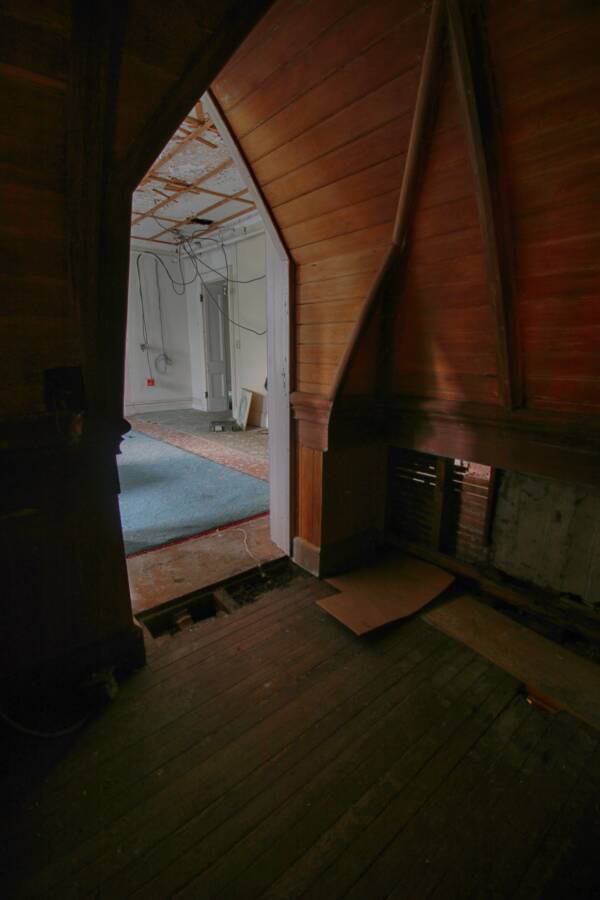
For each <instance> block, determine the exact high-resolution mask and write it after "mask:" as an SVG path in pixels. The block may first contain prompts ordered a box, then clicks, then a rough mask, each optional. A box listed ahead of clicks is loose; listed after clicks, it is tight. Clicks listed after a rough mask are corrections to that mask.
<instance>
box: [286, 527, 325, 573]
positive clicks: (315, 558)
mask: <svg viewBox="0 0 600 900" xmlns="http://www.w3.org/2000/svg"><path fill="white" fill-rule="evenodd" d="M292 559H293V560H294V562H295V563H296V565H297V566H300V568H301V569H305V570H306V571H307V572H310V574H311V575H315V576H316V577H317V578H318V577H319V575H320V574H321V548H320V547H315V545H314V544H311V543H310V541H307V540H305V539H304V538H301V537H295V538H294V548H293V555H292Z"/></svg>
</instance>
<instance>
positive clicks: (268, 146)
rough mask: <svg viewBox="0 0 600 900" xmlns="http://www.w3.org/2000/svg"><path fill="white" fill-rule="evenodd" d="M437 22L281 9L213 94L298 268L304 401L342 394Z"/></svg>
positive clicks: (343, 1) (406, 11)
mask: <svg viewBox="0 0 600 900" xmlns="http://www.w3.org/2000/svg"><path fill="white" fill-rule="evenodd" d="M428 20H429V9H428V7H427V5H426V4H423V3H421V2H417V0H400V2H399V0H392V2H389V0H387V2H382V0H377V2H359V0H333V2H331V3H328V4H326V5H323V4H322V3H319V2H317V0H309V2H297V0H296V2H294V0H281V2H278V3H277V4H276V5H275V7H274V8H273V10H272V11H271V13H270V14H269V15H268V16H267V17H266V19H264V20H263V22H262V23H261V24H260V25H259V26H258V27H257V28H256V29H255V31H254V33H253V34H252V35H251V37H250V38H249V39H247V41H246V43H245V44H244V45H243V46H242V48H241V49H240V51H238V53H237V54H236V56H235V57H234V58H233V59H232V60H231V62H230V63H229V64H228V66H227V67H226V68H225V70H224V71H223V72H222V73H221V75H220V76H219V78H218V79H217V80H216V81H215V83H214V84H213V92H214V94H215V96H216V99H217V100H218V102H219V104H220V105H221V108H222V109H223V111H224V113H225V115H226V118H227V120H228V122H229V124H230V126H231V128H232V130H233V131H234V133H235V135H236V136H237V138H238V140H239V143H240V145H241V148H242V150H243V152H244V154H245V156H246V159H247V160H248V162H249V164H250V166H251V168H252V170H253V172H254V175H255V177H256V179H257V181H258V182H259V184H260V186H261V189H262V191H263V193H264V196H265V198H266V200H267V202H268V204H269V205H270V207H271V210H272V212H273V216H274V218H275V220H276V222H277V224H278V225H279V227H280V229H281V232H282V235H283V239H284V241H285V243H286V245H287V247H288V248H289V251H290V253H291V256H292V258H293V260H294V262H295V263H296V298H295V303H296V323H297V328H296V362H297V371H296V388H297V389H298V390H300V391H305V392H309V393H315V394H322V395H327V394H328V393H329V392H330V391H331V389H332V387H333V385H334V381H335V376H336V372H337V369H338V366H339V363H340V360H341V358H342V356H343V353H344V349H345V347H346V345H347V343H348V341H349V339H350V336H351V334H352V329H353V325H354V323H355V321H356V319H357V316H358V313H359V310H360V308H361V305H362V303H363V302H364V299H365V296H366V294H367V292H368V290H369V287H370V285H371V283H372V282H373V280H374V278H375V277H376V275H377V272H378V270H379V268H380V266H381V264H382V262H383V259H384V257H385V254H386V251H387V249H388V247H389V244H390V241H391V237H392V231H393V223H394V217H395V213H396V207H397V203H398V194H399V189H400V184H401V180H402V173H403V167H404V158H405V153H406V148H407V144H408V138H409V135H410V128H411V121H412V114H413V109H414V103H415V96H416V90H417V85H418V80H419V73H420V60H421V56H422V54H423V48H424V44H425V39H426V34H427V26H428Z"/></svg>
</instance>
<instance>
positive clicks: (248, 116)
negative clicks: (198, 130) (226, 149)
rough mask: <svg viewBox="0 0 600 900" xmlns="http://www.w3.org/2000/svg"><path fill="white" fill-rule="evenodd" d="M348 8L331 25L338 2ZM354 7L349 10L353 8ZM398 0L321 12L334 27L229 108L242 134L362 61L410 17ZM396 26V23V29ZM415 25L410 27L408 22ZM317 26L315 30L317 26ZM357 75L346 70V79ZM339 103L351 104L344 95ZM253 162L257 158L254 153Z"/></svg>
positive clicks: (341, 0) (411, 8)
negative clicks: (395, 26) (398, 25)
mask: <svg viewBox="0 0 600 900" xmlns="http://www.w3.org/2000/svg"><path fill="white" fill-rule="evenodd" d="M343 5H345V6H346V12H347V14H346V15H344V16H343V17H340V18H339V19H338V20H337V22H333V23H331V19H332V17H333V15H332V11H333V10H336V9H337V8H338V7H339V6H343ZM352 5H353V6H354V7H355V8H354V9H350V8H349V7H350V6H352ZM403 5H404V10H405V11H406V10H407V8H408V10H409V11H410V12H409V15H411V14H414V12H415V11H416V10H417V9H418V7H417V5H416V3H414V2H410V0H409V2H408V3H407V2H406V0H405V2H404V4H403ZM398 6H399V4H398V2H397V0H396V2H394V0H372V2H370V3H359V4H356V3H352V2H351V0H350V2H348V0H337V2H335V3H332V4H331V5H330V7H329V10H330V11H329V12H328V13H324V11H323V10H322V9H321V10H320V16H319V18H320V19H321V20H325V22H327V20H328V19H329V22H330V23H331V24H330V27H328V28H327V29H326V30H324V31H323V32H322V33H321V34H317V35H315V39H314V40H313V41H311V42H308V43H307V44H305V45H304V46H303V47H300V46H297V49H296V53H295V54H292V55H290V52H289V47H288V61H287V63H285V64H284V65H283V66H281V68H280V69H279V70H278V71H277V72H276V73H274V76H272V77H271V78H269V79H267V80H265V81H263V83H262V84H261V86H260V89H259V90H256V91H254V92H253V93H252V94H250V95H249V96H247V97H246V98H245V99H244V100H242V101H241V102H240V103H238V104H237V105H236V106H233V107H231V108H229V109H228V111H227V113H228V117H229V121H230V122H231V124H232V127H233V128H234V129H235V131H236V133H237V134H238V135H239V136H240V138H242V139H243V138H244V137H245V136H246V135H247V134H248V133H249V132H250V131H253V130H255V129H256V128H257V126H259V125H260V124H262V123H263V122H267V121H269V120H270V119H271V118H273V117H274V116H275V115H276V114H277V113H278V112H279V111H280V110H282V109H284V108H285V107H288V106H290V105H291V103H292V101H293V100H295V99H296V98H297V97H299V96H301V95H303V94H306V93H308V92H310V91H311V89H312V88H318V86H319V85H320V84H322V83H324V82H325V81H326V80H327V78H328V76H330V75H332V74H333V73H335V72H336V70H338V69H340V68H341V67H342V66H345V65H347V64H348V62H349V61H350V60H353V59H359V58H360V57H361V55H362V54H363V53H365V52H368V50H369V48H370V47H371V45H372V44H374V43H375V42H376V41H378V40H381V38H382V35H383V34H384V33H385V32H386V30H388V29H389V28H390V25H391V24H392V23H393V24H395V23H396V22H400V21H401V19H406V18H407V16H406V15H404V16H402V13H400V16H398V12H399V10H398ZM393 24H392V27H393ZM409 28H410V26H409ZM315 30H316V29H315ZM351 77H352V75H351V74H350V73H347V78H351ZM338 99H339V103H340V104H341V103H344V105H346V102H347V101H345V98H344V96H343V95H340V96H339V98H338ZM338 108H339V106H338ZM249 158H250V159H251V161H252V162H254V160H255V159H256V158H257V157H256V156H255V155H254V154H253V153H251V154H250V157H249Z"/></svg>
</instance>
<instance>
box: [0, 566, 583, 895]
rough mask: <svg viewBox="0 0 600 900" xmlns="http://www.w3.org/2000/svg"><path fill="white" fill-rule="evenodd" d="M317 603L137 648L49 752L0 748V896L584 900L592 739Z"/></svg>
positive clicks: (305, 598) (497, 687) (449, 661)
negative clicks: (111, 686) (95, 710)
mask: <svg viewBox="0 0 600 900" xmlns="http://www.w3.org/2000/svg"><path fill="white" fill-rule="evenodd" d="M329 590H330V588H328V587H327V585H325V584H323V583H320V582H317V581H315V580H314V579H312V578H310V577H308V576H298V577H297V578H296V579H295V580H294V581H293V582H291V583H290V584H289V585H288V586H287V587H284V588H279V589H278V590H276V591H275V592H273V593H272V594H269V595H265V596H264V597H263V598H262V599H260V600H258V601H257V602H256V603H254V604H252V605H250V606H247V607H244V608H243V609H241V610H240V611H238V612H236V613H235V614H234V615H232V616H230V617H229V618H224V619H218V620H211V621H208V622H205V623H202V624H201V625H199V626H198V627H196V628H195V629H194V630H192V631H189V632H184V633H181V634H179V635H177V636H175V637H163V638H161V639H160V640H158V641H157V642H154V643H150V645H149V662H148V666H147V667H146V668H145V669H144V670H142V671H140V672H138V673H136V674H135V675H134V676H132V677H131V678H130V679H129V680H128V681H127V682H126V683H125V684H124V686H123V687H122V689H121V691H120V693H119V695H118V698H117V700H116V701H115V702H114V703H113V704H112V705H111V706H110V707H108V708H107V709H106V711H105V712H104V714H103V715H102V716H100V717H99V718H97V719H96V720H95V721H94V722H92V723H91V724H90V725H89V726H88V727H87V728H86V729H85V731H83V732H81V733H79V734H77V735H76V736H74V737H72V738H71V739H69V740H65V741H62V742H48V741H45V742H34V741H31V740H30V739H26V738H24V737H23V738H19V737H17V736H13V737H11V740H10V747H11V751H12V753H11V756H10V759H9V762H8V764H7V765H6V766H5V767H4V772H5V775H7V776H8V783H7V786H6V787H5V788H4V789H3V799H4V806H5V809H4V816H3V819H2V824H1V826H0V827H1V830H2V835H3V838H4V841H5V844H4V849H5V851H6V856H7V859H8V860H9V862H10V867H11V871H12V873H13V876H14V875H15V873H16V877H15V878H14V880H13V883H12V886H9V887H8V888H7V890H5V892H4V894H3V896H10V897H21V896H44V897H60V898H61V900H65V898H74V897H83V896H90V897H96V898H110V900H115V898H125V897H127V898H133V897H134V898H142V897H145V898H152V900H155V898H166V897H175V896H176V897H190V898H196V900H197V898H202V900H207V898H213V897H214V898H217V897H218V898H227V900H230V898H231V900H233V898H239V900H250V898H256V897H269V898H272V900H274V898H282V900H283V898H285V900H291V898H297V897H302V898H305V900H321V898H323V900H335V898H341V897H346V898H353V900H377V898H384V897H387V898H403V900H404V898H411V897H412V898H419V900H421V898H425V897H431V898H436V900H442V898H450V897H456V898H468V897H481V898H504V897H519V898H527V900H531V898H534V897H553V898H559V897H560V898H563V897H567V896H569V897H571V896H577V897H578V898H582V897H592V896H598V894H597V890H598V887H599V884H598V877H599V876H598V871H597V866H596V859H597V851H596V848H597V841H598V838H599V836H600V814H599V812H598V809H599V801H600V749H599V743H598V733H597V732H595V731H593V730H591V729H589V728H588V727H587V726H584V725H582V724H580V723H579V722H577V721H576V720H575V719H573V718H571V717H570V716H568V715H567V714H565V713H561V714H558V715H554V716H552V715H550V714H549V713H547V712H544V711H542V710H540V709H538V708H536V707H533V706H531V705H529V704H528V703H527V702H526V701H525V699H524V697H523V694H522V692H521V686H520V684H519V682H518V681H517V680H516V679H515V678H513V677H512V676H510V675H508V674H506V673H505V672H503V671H502V670H501V669H500V668H498V667H496V666H495V665H493V664H491V663H490V662H488V661H486V660H485V659H483V658H482V657H480V656H478V655H477V654H476V653H474V652H473V651H472V650H470V649H468V648H467V647H466V646H464V645H462V644H460V643H457V642H456V641H455V640H453V639H452V638H450V637H448V636H446V635H445V634H443V633H442V632H440V631H437V630H436V629H434V628H433V627H431V626H430V625H428V624H427V623H426V622H425V621H424V620H422V619H421V618H413V619H411V620H409V621H405V622H403V623H402V624H400V625H397V626H394V627H391V628H388V629H387V630H385V631H382V632H379V633H376V634H374V635H371V636H369V637H363V638H357V637H355V636H353V635H352V634H351V633H350V632H348V631H347V630H345V629H344V628H343V626H341V625H340V624H339V623H338V622H337V621H336V620H334V619H333V618H331V617H329V616H328V615H327V614H326V613H325V612H323V611H322V610H321V609H320V608H318V607H317V606H316V605H315V600H316V599H317V598H318V597H320V596H323V595H324V594H326V593H327V592H328V591H329ZM44 772H45V773H46V774H45V777H42V774H43V773H44ZM5 871H6V869H5ZM594 880H595V884H594Z"/></svg>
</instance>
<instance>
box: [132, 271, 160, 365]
mask: <svg viewBox="0 0 600 900" xmlns="http://www.w3.org/2000/svg"><path fill="white" fill-rule="evenodd" d="M154 255H155V254H154ZM142 256H143V254H142V253H138V255H137V259H136V261H135V266H136V269H137V276H138V286H139V289H140V307H141V309H142V336H143V338H144V343H143V350H144V351H145V353H146V363H147V365H148V377H149V378H152V366H151V365H150V347H149V341H148V328H147V326H146V312H145V310H144V293H143V290H142V273H141V272H140V259H141V257H142Z"/></svg>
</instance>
